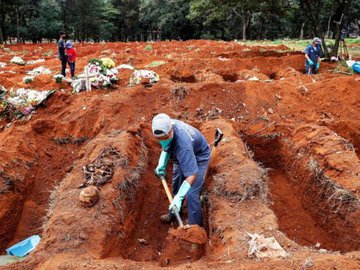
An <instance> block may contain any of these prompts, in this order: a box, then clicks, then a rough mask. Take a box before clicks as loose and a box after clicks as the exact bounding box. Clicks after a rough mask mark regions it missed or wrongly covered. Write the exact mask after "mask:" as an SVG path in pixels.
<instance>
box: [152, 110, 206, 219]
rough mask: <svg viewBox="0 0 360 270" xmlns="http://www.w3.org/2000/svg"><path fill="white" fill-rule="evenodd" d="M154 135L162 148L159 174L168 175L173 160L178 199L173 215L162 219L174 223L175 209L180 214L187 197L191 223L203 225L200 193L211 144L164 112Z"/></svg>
mask: <svg viewBox="0 0 360 270" xmlns="http://www.w3.org/2000/svg"><path fill="white" fill-rule="evenodd" d="M152 132H153V135H154V136H155V138H156V139H157V140H158V141H159V143H160V145H161V148H162V152H161V154H160V158H159V163H158V166H157V167H156V169H155V173H156V174H157V175H158V176H164V175H165V174H166V165H167V163H168V160H169V159H171V160H172V161H173V177H172V189H173V194H174V196H175V197H174V199H173V201H172V203H171V204H170V206H169V212H168V213H167V214H165V215H162V216H161V217H160V220H161V221H162V222H163V223H170V222H171V221H172V220H173V219H175V214H174V206H176V208H175V209H176V211H179V212H180V210H181V206H182V202H183V200H184V198H185V197H186V200H187V209H188V223H189V224H190V225H193V224H197V225H199V226H202V210H201V201H200V191H201V188H202V185H203V182H204V175H205V173H206V168H207V166H208V164H209V161H210V146H209V144H208V142H207V141H206V139H205V137H204V136H203V135H202V134H201V133H200V131H199V130H197V129H196V128H194V127H192V126H190V125H188V124H186V123H184V122H182V121H179V120H175V119H171V118H170V117H169V116H168V115H166V114H164V113H161V114H158V115H156V116H155V117H154V118H153V121H152Z"/></svg>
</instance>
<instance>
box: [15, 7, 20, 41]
mask: <svg viewBox="0 0 360 270" xmlns="http://www.w3.org/2000/svg"><path fill="white" fill-rule="evenodd" d="M19 21H20V20H19V8H16V43H19V40H20V30H19Z"/></svg>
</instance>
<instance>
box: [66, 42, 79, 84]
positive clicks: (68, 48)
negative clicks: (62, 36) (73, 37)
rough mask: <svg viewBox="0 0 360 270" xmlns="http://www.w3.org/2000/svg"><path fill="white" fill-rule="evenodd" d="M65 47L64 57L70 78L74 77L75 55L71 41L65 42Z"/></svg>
mask: <svg viewBox="0 0 360 270" xmlns="http://www.w3.org/2000/svg"><path fill="white" fill-rule="evenodd" d="M65 47H66V55H67V61H68V63H69V67H70V72H71V77H75V61H76V57H77V53H76V50H75V48H74V47H73V45H72V43H71V41H68V42H66V45H65Z"/></svg>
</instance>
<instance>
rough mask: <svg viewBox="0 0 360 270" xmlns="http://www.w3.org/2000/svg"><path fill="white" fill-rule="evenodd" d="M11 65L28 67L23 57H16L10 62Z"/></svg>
mask: <svg viewBox="0 0 360 270" xmlns="http://www.w3.org/2000/svg"><path fill="white" fill-rule="evenodd" d="M10 63H13V64H17V65H20V66H25V65H26V62H25V61H24V60H23V59H22V58H21V57H18V56H14V57H13V58H12V59H11V60H10Z"/></svg>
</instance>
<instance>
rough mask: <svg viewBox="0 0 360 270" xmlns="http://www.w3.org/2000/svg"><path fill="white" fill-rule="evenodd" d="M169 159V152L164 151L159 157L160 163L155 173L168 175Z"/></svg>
mask: <svg viewBox="0 0 360 270" xmlns="http://www.w3.org/2000/svg"><path fill="white" fill-rule="evenodd" d="M168 161H169V153H168V152H165V151H162V152H161V154H160V158H159V163H158V165H157V167H156V169H155V174H156V175H158V176H160V175H162V176H165V175H166V165H167V163H168Z"/></svg>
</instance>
